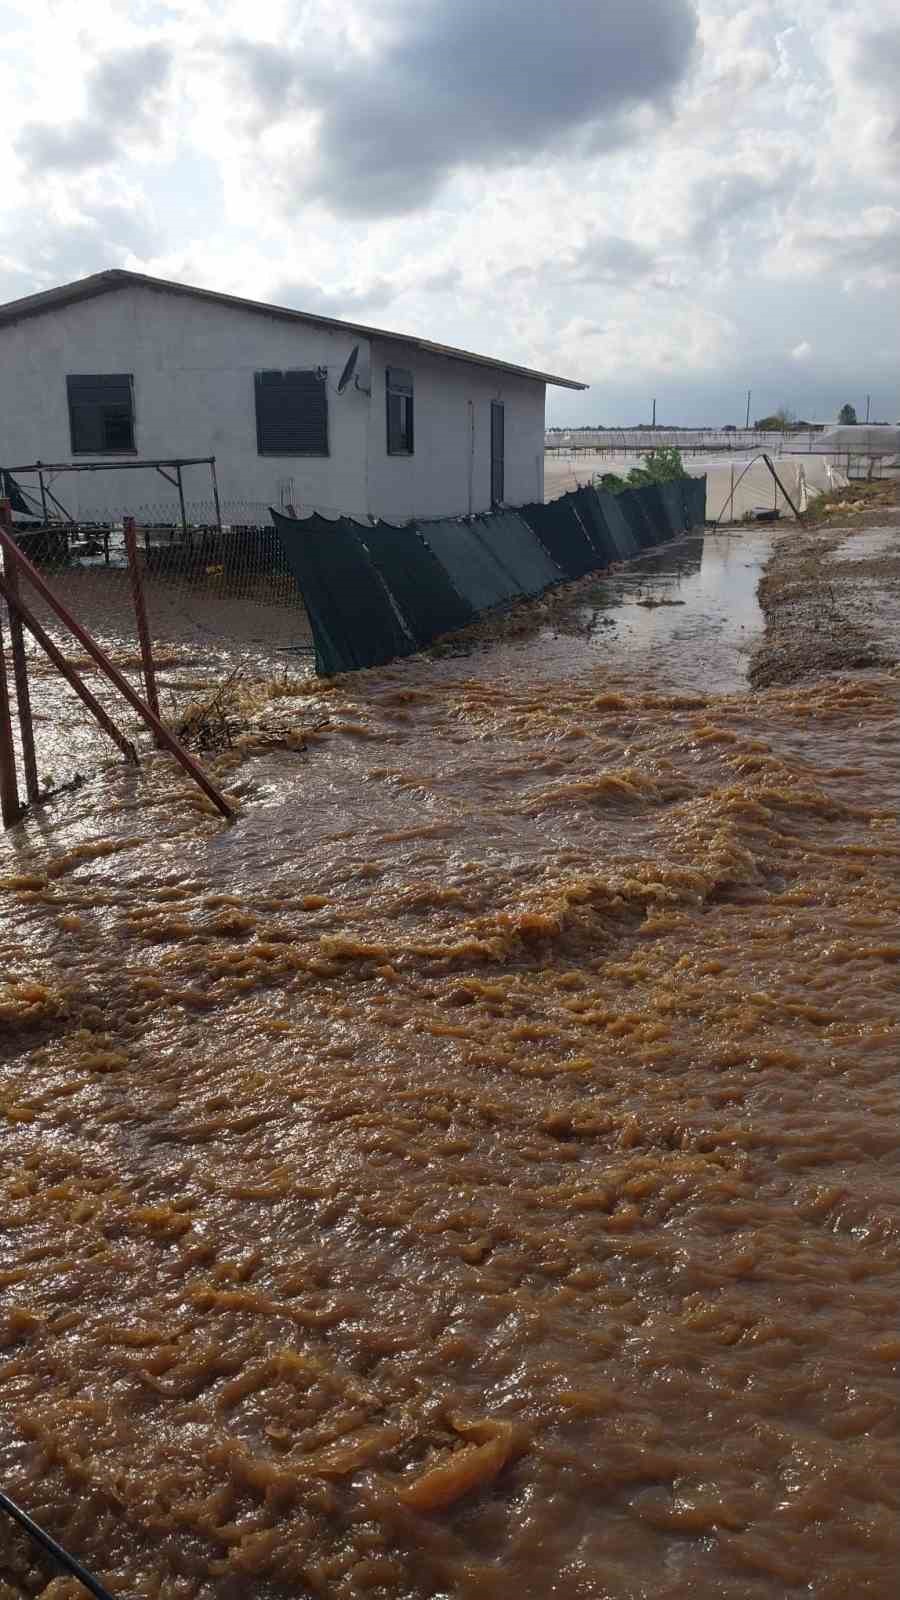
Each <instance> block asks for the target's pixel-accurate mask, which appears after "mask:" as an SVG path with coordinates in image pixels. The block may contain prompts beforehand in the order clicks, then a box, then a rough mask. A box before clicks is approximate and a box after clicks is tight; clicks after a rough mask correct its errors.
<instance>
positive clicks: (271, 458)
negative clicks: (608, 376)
mask: <svg viewBox="0 0 900 1600" xmlns="http://www.w3.org/2000/svg"><path fill="white" fill-rule="evenodd" d="M354 350H355V351H356V364H355V370H354V371H353V373H352V375H351V376H350V377H349V379H348V380H347V381H346V382H345V383H344V386H343V389H342V390H341V389H340V388H339V385H340V381H341V378H342V376H343V375H345V372H346V368H347V363H348V360H349V359H350V357H351V355H352V354H353V352H354ZM548 383H550V384H557V385H561V386H562V387H565V388H569V389H582V388H584V387H586V386H585V385H584V384H580V383H574V382H572V381H571V380H569V379H566V378H557V377H552V376H551V375H549V374H548V373H544V372H533V371H531V370H529V369H528V368H525V367H519V366H515V365H513V364H512V363H510V362H506V361H495V360H492V359H490V358H489V357H487V356H478V355H473V354H471V353H469V352H468V351H465V350H455V349H452V348H450V347H448V346H444V345H438V344H432V343H430V342H429V341H428V340H425V339H416V338H411V337H409V336H407V335H404V334H393V333H384V332H381V331H379V330H377V329H374V328H366V327H360V326H357V325H356V324H354V323H349V322H338V321H335V320H334V319H332V318H329V317H320V316H313V315H309V314H307V313H305V312H300V311H290V310H286V309H284V308H283V307H279V306H270V305H262V304H257V303H256V302H255V301H252V300H242V299H237V298H236V297H235V296H233V295H227V294H217V293H214V292H213V291H210V290H205V289H193V288H189V287H187V286H186V285H184V284H180V283H169V282H166V281H165V280H163V279H158V278H150V277H145V276H143V275H142V274H140V273H134V272H122V271H110V272H99V273H96V274H95V275H93V276H92V277H88V278H81V279H79V280H78V281H77V282H75V283H70V284H64V285H63V286H61V287H60V288H57V289H50V290H47V291H46V292H44V293H41V294H35V295H30V296H28V297H27V298H26V299H23V300H14V301H11V302H9V303H7V304H6V305H3V306H0V468H6V469H15V468H17V467H18V468H21V467H24V466H28V465H30V464H31V463H34V462H38V461H41V462H48V463H53V464H54V465H59V464H64V463H73V462H74V463H81V464H86V463H89V462H92V461H96V462H102V463H104V464H106V465H115V464H116V463H117V462H118V461H119V460H121V462H122V464H123V466H124V465H125V464H126V463H131V464H133V463H135V462H141V461H156V460H161V459H163V460H165V459H171V458H174V457H198V456H200V457H202V456H215V458H216V472H217V476H218V486H219V494H220V496H221V500H222V515H223V518H224V520H225V521H226V522H244V521H256V520H259V519H260V518H263V519H265V518H266V515H267V508H268V507H269V506H270V505H274V506H293V507H295V508H296V510H297V512H298V513H299V514H306V513H307V512H309V511H311V510H319V511H321V512H323V513H324V514H325V515H329V514H336V513H340V512H344V513H348V514H350V515H356V516H360V515H367V514H368V515H372V516H378V517H382V518H385V519H386V520H388V521H395V522H402V521H405V520H406V519H408V518H411V517H441V516H452V515H461V514H465V513H469V512H473V511H475V512H477V511H485V510H488V509H489V508H490V506H491V505H492V504H494V503H499V502H501V501H502V502H503V503H505V504H507V505H522V504H525V503H526V502H528V501H531V500H542V499H543V493H544V410H545V405H544V401H545V387H546V385H547V384H548ZM183 480H184V493H185V497H186V500H187V506H188V515H189V516H190V517H191V518H192V519H193V520H197V521H209V520H211V519H212V503H211V488H210V477H209V472H208V469H205V468H203V467H189V468H185V469H184V473H183ZM19 481H20V483H21V484H22V486H23V488H25V489H27V490H28V491H29V493H31V494H35V493H36V492H37V480H36V477H35V476H33V475H27V474H24V475H22V476H21V478H20V479H19ZM45 482H46V483H47V484H49V485H50V486H51V489H52V493H53V494H55V495H56V496H57V497H58V499H59V501H60V502H61V503H62V504H63V505H64V506H65V508H66V509H67V510H68V511H69V512H70V513H71V514H72V515H73V516H76V517H77V516H80V517H82V518H88V517H91V516H97V515H100V516H109V515H121V514H122V513H124V512H129V511H131V512H133V513H134V514H136V515H137V516H138V517H143V518H145V519H148V518H149V515H150V512H151V509H156V510H157V511H159V510H162V511H163V512H164V513H165V514H166V515H168V516H172V517H176V516H177V514H178V501H177V496H176V494H175V491H174V489H173V488H172V486H171V484H170V483H169V482H168V481H167V480H166V479H165V478H164V477H163V476H161V475H160V474H158V473H157V472H155V471H154V470H152V469H151V470H148V471H140V472H138V471H133V470H129V471H121V470H117V471H109V472H106V471H104V472H81V473H70V474H66V473H55V474H45Z"/></svg>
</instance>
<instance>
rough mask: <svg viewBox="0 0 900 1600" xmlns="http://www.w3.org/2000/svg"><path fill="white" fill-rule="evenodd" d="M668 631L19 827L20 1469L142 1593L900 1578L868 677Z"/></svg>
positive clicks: (894, 1278) (443, 668)
mask: <svg viewBox="0 0 900 1600" xmlns="http://www.w3.org/2000/svg"><path fill="white" fill-rule="evenodd" d="M638 598H639V597H638ZM656 615H657V616H660V617H662V608H660V610H659V611H657V612H656ZM672 615H673V616H674V611H673V613H672ZM664 627H665V628H666V629H667V630H669V631H668V632H666V634H665V636H664V638H661V640H660V649H659V650H658V651H657V652H656V653H655V655H654V656H653V661H652V665H651V666H648V668H647V671H646V673H645V674H644V675H643V676H637V675H636V673H635V672H634V670H631V668H630V667H629V669H628V670H625V668H623V667H622V666H621V665H617V664H616V661H615V659H614V657H613V655H612V654H611V653H606V654H601V653H599V652H598V650H597V649H595V648H594V646H593V644H592V643H591V639H590V637H589V638H588V639H587V641H586V642H585V643H584V644H583V648H581V650H580V653H579V652H578V650H577V649H576V643H575V642H574V641H572V640H571V639H567V638H566V637H562V638H559V639H557V641H556V643H555V644H553V641H552V640H550V641H549V642H548V637H547V636H545V635H542V636H539V637H538V638H535V639H532V640H530V641H526V642H524V643H521V644H519V645H514V646H505V647H503V648H502V649H500V650H497V651H488V652H485V653H483V654H480V655H476V656H473V657H472V658H470V659H468V660H464V661H459V660H447V661H441V662H430V663H429V662H424V661H417V662H412V663H407V664H404V665H403V666H399V667H396V668H393V669H385V670H383V671H379V672H373V673H369V674H363V675H361V676H359V677H357V678H356V679H345V680H343V681H342V682H337V683H335V684H334V685H331V686H329V685H323V684H312V685H310V687H309V692H308V693H306V692H304V690H303V688H302V686H301V688H300V690H299V692H298V693H297V694H296V695H295V696H293V697H292V698H284V697H282V698H281V699H279V700H278V702H277V704H276V703H275V702H273V715H274V713H275V711H276V710H277V713H278V716H279V717H280V718H281V719H282V722H283V724H284V727H285V728H286V729H288V728H289V729H293V730H294V735H295V737H296V740H297V742H298V743H299V742H300V735H301V733H302V732H303V730H310V729H311V728H313V726H314V725H316V724H320V723H323V722H324V723H325V724H326V725H325V726H324V727H320V728H319V731H318V732H317V733H315V734H310V735H308V749H307V750H306V752H305V753H293V752H291V751H290V750H282V751H278V752H274V753H273V752H271V751H265V750H263V749H261V748H256V749H255V750H254V742H253V740H252V739H251V740H248V741H247V745H246V747H245V748H244V749H243V750H241V751H238V752H235V753H234V754H232V755H231V756H229V757H228V758H226V759H225V760H223V762H222V763H221V767H220V771H221V773H222V775H223V776H224V778H225V781H226V782H228V783H229V784H230V786H231V787H232V790H233V792H235V793H236V794H239V795H240V796H241V798H242V814H241V817H240V819H239V820H238V822H237V823H236V824H235V825H234V826H232V827H231V828H223V827H221V826H219V824H218V823H217V822H216V821H215V819H214V818H213V817H212V816H210V815H209V814H208V812H207V811H206V810H205V809H204V807H203V804H202V803H201V802H200V801H199V800H198V799H197V798H196V797H194V796H193V795H191V794H190V793H189V792H188V790H187V789H186V787H185V786H184V784H183V783H182V781H181V779H180V778H178V777H175V776H173V773H172V769H171V767H170V765H169V764H168V762H167V761H166V760H165V759H164V758H162V757H158V756H157V757H152V758H150V759H149V760H148V761H147V762H146V764H145V766H144V768H143V769H142V771H141V772H140V773H139V774H134V773H133V772H130V771H128V770H126V769H124V768H121V767H116V768H114V769H111V770H110V771H109V772H108V773H106V774H104V776H103V777H102V778H100V779H98V780H96V781H95V782H94V783H92V784H91V785H90V786H89V787H88V788H85V789H83V790H81V791H80V792H79V793H78V794H77V795H74V796H72V797H68V798H67V799H66V801H65V804H63V803H62V802H60V803H59V804H58V805H57V807H56V808H54V810H53V811H52V812H50V813H45V814H43V815H42V816H41V817H35V818H34V819H33V820H32V821H30V822H29V823H28V824H27V825H26V827H25V828H23V829H20V830H17V831H16V832H14V833H12V834H10V835H7V836H6V837H5V838H4V839H3V840H2V843H0V873H2V890H0V893H2V905H3V912H4V924H3V934H2V968H3V973H4V980H3V986H2V992H0V1027H2V1030H3V1031H2V1046H3V1054H4V1064H3V1069H2V1076H0V1108H2V1112H3V1116H4V1118H5V1123H4V1157H5V1159H4V1162H3V1167H2V1189H3V1213H2V1214H3V1220H4V1231H3V1235H2V1246H0V1290H2V1301H3V1320H2V1324H0V1328H2V1339H3V1350H2V1356H3V1363H2V1368H0V1374H2V1384H0V1415H2V1426H0V1481H2V1483H3V1484H4V1486H5V1487H6V1488H7V1489H8V1491H9V1492H10V1493H12V1494H13V1495H15V1496H17V1497H18V1498H19V1499H20V1500H22V1501H23V1502H24V1503H25V1504H26V1505H27V1506H28V1507H29V1509H31V1510H32V1512H33V1514H35V1515H37V1516H38V1517H40V1518H41V1520H43V1521H44V1522H45V1523H46V1524H47V1525H48V1526H50V1527H51V1528H52V1529H53V1531H54V1532H55V1533H56V1534H57V1536H58V1537H61V1538H63V1539H64V1540H65V1541H66V1542H68V1543H69V1544H70V1546H72V1547H73V1548H74V1549H75V1550H77V1551H78V1552H79V1553H80V1554H81V1555H82V1556H83V1557H84V1558H85V1559H87V1560H89V1561H90V1562H91V1563H92V1564H93V1565H94V1566H95V1567H96V1568H97V1569H98V1570H99V1571H100V1572H101V1573H102V1574H103V1575H105V1577H106V1578H107V1580H108V1581H109V1583H110V1584H111V1585H112V1586H113V1587H114V1588H116V1589H117V1590H119V1591H120V1592H122V1593H123V1594H126V1593H127V1594H130V1595H146V1596H154V1597H155V1596H159V1597H165V1600H170V1597H171V1600H175V1597H179V1600H180V1597H185V1600H188V1597H193V1596H216V1597H220V1596H230V1595H237V1594H246V1593H248V1592H252V1593H254V1594H257V1595H261V1596H273V1597H274V1596H278V1595H292V1596H296V1595H302V1594H306V1593H313V1594H319V1595H323V1596H328V1597H329V1600H331V1597H334V1600H350V1597H351V1596H356V1595H361V1594H369V1595H372V1594H374V1595H375V1596H376V1597H377V1596H383V1597H385V1600H387V1597H391V1600H426V1597H433V1596H438V1595H445V1596H452V1597H453V1600H463V1597H466V1600H469V1597H471V1600H475V1597H476V1596H477V1597H478V1600H482V1597H486V1596H491V1597H497V1600H507V1597H512V1596H516V1597H534V1600H538V1597H540V1600H543V1597H545V1596H547V1595H550V1594H554V1595H559V1596H562V1597H565V1600H569V1597H572V1600H575V1597H579V1600H580V1597H590V1600H594V1597H600V1596H610V1597H615V1600H626V1597H627V1600H631V1597H633V1596H638V1595H641V1596H643V1595H648V1594H653V1595H655V1596H664V1597H673V1600H674V1597H676V1596H678V1597H681V1596H683V1595H685V1594H687V1593H691V1594H694V1595H698V1596H701V1597H704V1600H706V1597H708V1600H713V1597H715V1600H721V1597H728V1600H732V1597H733V1600H738V1597H739V1600H747V1597H752V1600H756V1597H759V1600H775V1597H780V1596H783V1595H784V1594H785V1593H788V1592H793V1591H794V1590H797V1591H803V1590H805V1591H806V1592H807V1593H810V1594H813V1595H815V1596H817V1597H821V1600H839V1597H840V1600H850V1597H854V1600H856V1597H858V1596H862V1595H866V1596H878V1597H881V1596H884V1597H887V1596H892V1595H893V1594H894V1593H895V1591H896V1583H897V1576H898V1572H900V1521H898V1503H900V1452H898V1446H897V1423H898V1403H900V1382H898V1379H900V1334H898V1325H897V1307H898V1303H900V1298H898V1297H900V1248H898V1244H900V1208H898V1195H900V1170H898V1169H900V1155H898V1143H897V1114H898V1029H897V1016H898V1003H897V959H898V955H900V916H898V913H900V891H898V857H900V851H898V837H897V828H896V811H897V780H898V754H900V718H898V680H897V678H896V676H892V675H890V674H886V673H885V674H878V673H875V674H869V675H867V676H866V677H857V678H848V679H837V678H832V679H830V680H827V681H824V682H822V683H820V684H818V685H813V686H811V687H807V686H800V687H794V688H791V689H789V690H784V689H769V690H766V691H764V692H761V693H757V694H755V695H753V694H751V693H750V692H749V691H747V690H746V689H744V688H741V687H736V686H734V685H733V684H732V683H731V681H730V680H729V686H730V687H734V692H732V693H729V694H721V693H719V692H718V689H719V684H718V683H717V682H715V681H710V679H711V678H712V676H713V675H712V674H711V673H708V674H707V677H706V679H705V680H704V678H703V676H702V660H703V653H702V644H703V641H702V638H698V637H697V635H696V634H693V635H691V636H690V637H689V638H687V639H685V640H682V641H681V642H679V640H678V639H677V638H675V637H674V636H673V634H672V632H671V629H672V627H673V623H672V622H669V621H667V622H666V623H665V624H664ZM551 646H552V648H551ZM565 650H570V651H571V655H570V658H569V659H570V666H569V668H568V670H566V669H565V662H564V659H563V655H562V654H561V652H564V651H565ZM684 651H687V652H688V656H685V655H683V654H680V652H684ZM691 653H693V654H691ZM687 659H690V660H692V661H693V663H694V665H693V667H692V671H693V683H690V682H685V681H683V680H684V677H685V672H686V669H685V668H684V666H682V669H681V671H680V672H679V670H678V668H677V662H678V661H679V660H681V661H682V663H683V662H684V661H685V660H687ZM0 1540H2V1543H0V1551H2V1553H3V1571H4V1574H5V1576H6V1577H7V1578H8V1581H9V1582H10V1584H11V1586H12V1592H13V1593H18V1592H20V1591H19V1589H18V1588H17V1587H15V1585H16V1584H21V1585H22V1587H24V1588H25V1589H26V1590H27V1592H29V1593H32V1592H34V1591H35V1590H36V1589H39V1588H40V1586H41V1583H42V1582H43V1581H45V1580H46V1575H45V1578H44V1579H41V1578H40V1577H39V1575H38V1569H37V1567H36V1566H34V1565H32V1564H31V1555H30V1552H28V1551H27V1550H26V1547H25V1546H24V1544H23V1543H22V1542H21V1541H20V1539H19V1537H18V1536H17V1535H16V1534H14V1533H12V1532H10V1531H8V1530H6V1529H3V1530H0ZM62 1592H63V1588H62V1587H61V1586H60V1585H57V1587H56V1588H55V1589H54V1591H53V1594H54V1597H56V1596H58V1595H60V1594H61V1593H62ZM66 1592H68V1591H66ZM74 1592H75V1591H74V1588H72V1590H71V1593H72V1594H73V1595H74Z"/></svg>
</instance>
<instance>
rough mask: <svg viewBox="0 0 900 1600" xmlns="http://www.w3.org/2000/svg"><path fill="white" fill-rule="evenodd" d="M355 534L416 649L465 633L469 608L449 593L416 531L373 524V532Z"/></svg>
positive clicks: (449, 586) (444, 576) (471, 611)
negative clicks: (456, 630)
mask: <svg viewBox="0 0 900 1600" xmlns="http://www.w3.org/2000/svg"><path fill="white" fill-rule="evenodd" d="M358 534H359V538H360V539H361V540H362V542H363V544H364V545H365V546H366V549H367V550H368V552H369V555H370V557H371V559H372V562H373V564H374V565H375V567H376V568H377V570H378V572H379V573H380V575H381V577H382V578H383V580H384V582H385V583H386V584H387V587H388V588H389V589H390V591H391V594H392V595H393V596H394V599H395V600H396V602H397V605H398V606H399V608H400V611H401V612H402V614H403V616H404V618H405V620H406V624H407V626H408V628H409V629H410V632H411V633H413V634H414V636H415V640H416V645H417V647H418V648H420V649H421V648H422V646H423V645H426V644H430V643H431V641H432V639H436V638H437V637H438V635H439V634H442V633H450V632H451V630H452V629H454V628H464V627H465V626H466V624H467V623H469V622H473V621H474V620H475V611H474V609H473V607H472V605H471V604H470V603H469V601H468V600H464V599H463V597H462V595H461V594H459V592H458V591H457V590H456V589H455V588H454V586H453V584H452V583H451V581H450V578H449V577H448V575H447V573H446V571H445V569H444V568H443V567H442V566H441V563H440V562H439V561H438V559H437V556H436V555H435V553H434V551H433V550H432V549H431V547H430V545H427V544H426V543H425V540H424V539H423V537H422V535H421V534H420V532H419V530H418V528H397V527H394V526H393V524H392V523H389V522H378V523H376V524H375V525H374V527H371V528H360V529H359V530H358Z"/></svg>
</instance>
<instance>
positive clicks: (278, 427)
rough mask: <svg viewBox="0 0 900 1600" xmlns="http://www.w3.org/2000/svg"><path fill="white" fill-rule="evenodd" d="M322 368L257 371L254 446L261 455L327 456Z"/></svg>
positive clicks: (325, 404) (325, 393) (326, 404)
mask: <svg viewBox="0 0 900 1600" xmlns="http://www.w3.org/2000/svg"><path fill="white" fill-rule="evenodd" d="M325 377H326V374H325V373H324V371H323V370H321V369H319V370H313V371H312V372H300V371H296V372H258V373H257V374H256V448H257V450H258V452H259V454H260V455H261V456H327V455H328V395H327V392H326V387H325Z"/></svg>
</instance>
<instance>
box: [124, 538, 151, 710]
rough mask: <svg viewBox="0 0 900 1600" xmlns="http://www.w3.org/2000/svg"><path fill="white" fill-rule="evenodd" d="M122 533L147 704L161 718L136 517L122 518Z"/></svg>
mask: <svg viewBox="0 0 900 1600" xmlns="http://www.w3.org/2000/svg"><path fill="white" fill-rule="evenodd" d="M122 531H123V533H124V535H125V549H126V552H127V554H128V572H129V576H130V578H131V598H132V600H133V602H134V615H135V620H136V622H137V631H138V639H139V640H140V646H141V661H142V662H143V666H144V687H145V689H146V690H147V704H148V706H149V707H150V710H151V711H152V712H153V714H154V716H157V717H158V716H159V696H158V694H157V692H156V669H155V667H154V665H153V644H152V641H151V638H150V628H149V625H148V622H147V606H146V602H145V598H144V580H143V577H142V575H141V568H140V562H139V560H138V550H137V534H136V533H135V529H134V517H123V518H122Z"/></svg>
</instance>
